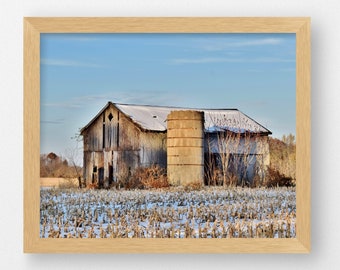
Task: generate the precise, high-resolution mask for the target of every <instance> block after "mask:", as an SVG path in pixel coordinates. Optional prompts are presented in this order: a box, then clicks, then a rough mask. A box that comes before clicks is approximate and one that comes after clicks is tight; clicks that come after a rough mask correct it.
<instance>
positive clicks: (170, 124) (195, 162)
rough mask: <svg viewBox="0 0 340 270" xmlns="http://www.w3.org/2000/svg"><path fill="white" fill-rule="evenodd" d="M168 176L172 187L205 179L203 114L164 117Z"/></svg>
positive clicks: (180, 114)
mask: <svg viewBox="0 0 340 270" xmlns="http://www.w3.org/2000/svg"><path fill="white" fill-rule="evenodd" d="M167 129H168V130H167V163H168V164H167V174H168V180H169V183H170V184H171V185H175V186H177V185H187V184H190V183H196V182H199V183H201V184H203V183H204V182H203V179H204V113H203V112H198V111H172V112H171V113H170V114H169V115H168V117H167Z"/></svg>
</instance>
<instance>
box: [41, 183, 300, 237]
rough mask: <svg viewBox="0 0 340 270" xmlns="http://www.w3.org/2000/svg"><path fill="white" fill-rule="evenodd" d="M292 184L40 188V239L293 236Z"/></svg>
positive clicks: (294, 210)
mask: <svg viewBox="0 0 340 270" xmlns="http://www.w3.org/2000/svg"><path fill="white" fill-rule="evenodd" d="M295 220H296V197H295V189H294V188H275V189H264V188H261V189H250V188H223V187H213V188H205V189H203V190H200V191H190V192H188V191H185V190H184V189H183V188H172V189H170V190H133V191H129V190H88V189H87V190H85V189H83V190H81V189H41V191H40V237H42V238H47V237H53V238H55V237H58V238H59V237H60V238H73V237H76V238H81V237H83V238H117V237H118V238H126V237H129V238H130V237H138V238H188V237H190V238H233V237H247V238H255V237H257V238H286V237H288V238H290V237H296V234H295Z"/></svg>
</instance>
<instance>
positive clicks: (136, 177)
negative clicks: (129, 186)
mask: <svg viewBox="0 0 340 270" xmlns="http://www.w3.org/2000/svg"><path fill="white" fill-rule="evenodd" d="M131 180H132V183H138V186H136V187H140V186H142V187H143V188H145V189H151V188H167V187H169V183H168V179H167V176H166V173H165V170H164V169H163V168H161V167H159V166H156V165H154V166H151V167H146V168H138V169H136V171H135V172H134V174H133V175H132V177H131ZM131 180H130V181H131Z"/></svg>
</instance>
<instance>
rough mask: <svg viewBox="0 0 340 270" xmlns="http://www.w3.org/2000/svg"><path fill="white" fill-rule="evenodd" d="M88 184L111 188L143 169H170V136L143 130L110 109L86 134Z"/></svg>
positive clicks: (84, 171)
mask: <svg viewBox="0 0 340 270" xmlns="http://www.w3.org/2000/svg"><path fill="white" fill-rule="evenodd" d="M83 137H84V169H83V177H84V179H86V184H90V183H92V182H97V183H99V184H100V185H102V186H107V185H109V184H111V183H112V182H115V181H118V180H119V179H120V178H121V177H123V175H125V174H131V173H133V170H134V169H136V168H137V167H140V166H145V167H146V166H150V165H154V164H157V165H160V166H162V167H165V166H166V133H160V132H145V131H142V130H140V129H139V128H138V127H137V126H136V124H134V123H133V122H132V121H131V119H129V118H127V117H126V116H125V115H124V114H122V113H121V112H119V111H118V110H117V109H116V108H115V107H114V106H109V107H108V108H107V109H106V110H105V111H103V112H102V113H101V114H100V115H99V116H98V117H97V119H96V120H95V121H94V122H93V123H92V124H91V125H90V126H89V127H88V128H87V129H86V130H85V131H84V132H83Z"/></svg>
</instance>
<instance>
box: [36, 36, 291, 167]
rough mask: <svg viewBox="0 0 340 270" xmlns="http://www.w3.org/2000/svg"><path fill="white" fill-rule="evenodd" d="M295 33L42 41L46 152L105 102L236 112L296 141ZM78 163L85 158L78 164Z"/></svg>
mask: <svg viewBox="0 0 340 270" xmlns="http://www.w3.org/2000/svg"><path fill="white" fill-rule="evenodd" d="M295 45H296V43H295V34H41V49H40V51H41V66H40V68H41V101H40V104H41V119H40V120H41V122H40V128H41V149H40V152H41V153H49V152H55V153H56V154H58V155H63V156H65V154H66V152H68V151H69V149H73V148H75V140H73V139H71V137H73V136H74V135H75V134H76V133H77V132H78V130H79V129H80V128H81V127H83V126H85V125H86V124H87V123H88V122H89V121H90V120H91V119H92V118H93V117H94V116H95V115H96V114H97V113H98V112H99V111H100V110H101V109H102V107H104V106H105V104H106V103H107V102H108V101H112V102H117V103H127V104H130V103H131V104H142V105H143V104H149V105H169V106H183V107H192V108H237V109H239V110H241V111H242V112H244V113H245V114H247V115H249V116H250V117H252V118H253V119H255V120H256V121H257V122H259V123H260V124H262V125H263V126H265V127H266V128H268V129H269V130H271V131H272V132H273V135H272V136H273V137H277V138H281V137H282V135H283V134H289V133H292V134H295V90H296V78H295V77H296V76H295V73H296V72H295V66H296V60H295V59H296V57H295ZM79 162H80V163H81V158H79Z"/></svg>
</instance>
